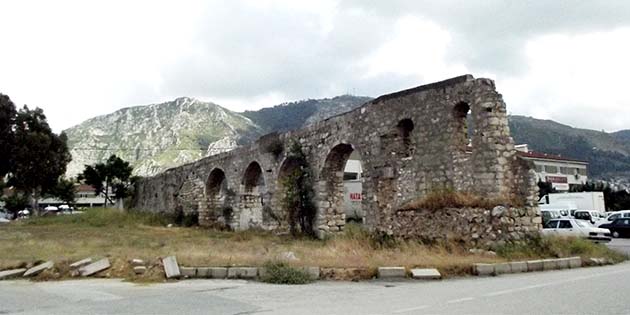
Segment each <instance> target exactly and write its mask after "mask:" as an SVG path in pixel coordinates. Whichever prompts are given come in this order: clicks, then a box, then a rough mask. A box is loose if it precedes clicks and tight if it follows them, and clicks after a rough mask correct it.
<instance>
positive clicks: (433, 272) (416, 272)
mask: <svg viewBox="0 0 630 315" xmlns="http://www.w3.org/2000/svg"><path fill="white" fill-rule="evenodd" d="M411 277H412V278H414V279H418V280H435V279H441V278H442V274H440V272H439V271H438V270H437V269H435V268H425V269H411Z"/></svg>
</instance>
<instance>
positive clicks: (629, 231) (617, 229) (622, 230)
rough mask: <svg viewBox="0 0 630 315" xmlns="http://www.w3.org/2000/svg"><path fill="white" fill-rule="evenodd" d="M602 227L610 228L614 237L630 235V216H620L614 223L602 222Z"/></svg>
mask: <svg viewBox="0 0 630 315" xmlns="http://www.w3.org/2000/svg"><path fill="white" fill-rule="evenodd" d="M601 228H605V229H609V230H610V232H611V233H612V236H613V237H615V238H616V237H630V218H618V219H615V220H614V221H613V222H612V223H606V224H602V225H601Z"/></svg>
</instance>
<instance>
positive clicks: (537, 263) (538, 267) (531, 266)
mask: <svg viewBox="0 0 630 315" xmlns="http://www.w3.org/2000/svg"><path fill="white" fill-rule="evenodd" d="M543 268H544V266H543V261H542V260H528V261H527V271H529V272H532V271H543V270H544V269H543Z"/></svg>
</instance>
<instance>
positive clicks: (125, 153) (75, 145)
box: [66, 97, 261, 176]
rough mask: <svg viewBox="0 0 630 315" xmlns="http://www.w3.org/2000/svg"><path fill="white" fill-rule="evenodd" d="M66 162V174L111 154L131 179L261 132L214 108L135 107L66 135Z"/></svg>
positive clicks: (188, 103)
mask: <svg viewBox="0 0 630 315" xmlns="http://www.w3.org/2000/svg"><path fill="white" fill-rule="evenodd" d="M66 133H67V135H68V146H69V148H70V152H71V153H72V162H71V163H70V164H69V165H68V171H67V174H68V175H69V176H74V175H76V174H78V173H80V172H81V171H82V170H83V168H84V165H86V164H93V163H95V162H100V161H104V160H105V159H106V158H107V157H108V156H109V155H111V154H116V155H118V156H120V157H121V158H123V159H124V160H127V161H130V162H131V163H132V164H133V166H134V174H136V175H150V174H156V173H157V172H159V171H162V170H164V169H166V168H169V167H172V166H177V165H181V164H184V163H187V162H191V161H194V160H197V159H199V158H201V157H203V156H205V155H207V154H208V153H211V154H216V153H219V152H223V151H227V150H231V149H233V148H235V147H236V146H237V144H239V143H245V142H248V141H251V139H254V138H256V137H258V136H260V135H261V130H260V128H258V127H257V126H256V125H255V124H254V123H253V122H252V121H251V120H249V119H248V118H246V117H243V116H242V115H240V114H238V113H234V112H231V111H229V110H227V109H225V108H223V107H221V106H219V105H216V104H213V103H205V102H201V101H198V100H195V99H192V98H187V97H182V98H178V99H176V100H174V101H171V102H166V103H161V104H153V105H147V106H135V107H129V108H124V109H121V110H118V111H116V112H114V113H112V114H109V115H105V116H99V117H95V118H92V119H89V120H87V121H85V122H83V123H81V124H80V125H78V126H75V127H72V128H70V129H68V130H66Z"/></svg>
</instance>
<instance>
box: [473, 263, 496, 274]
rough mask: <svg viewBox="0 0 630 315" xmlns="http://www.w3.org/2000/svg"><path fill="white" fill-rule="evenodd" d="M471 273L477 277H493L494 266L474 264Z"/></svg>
mask: <svg viewBox="0 0 630 315" xmlns="http://www.w3.org/2000/svg"><path fill="white" fill-rule="evenodd" d="M473 272H474V273H475V274H476V275H478V276H493V275H494V264H474V265H473Z"/></svg>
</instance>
